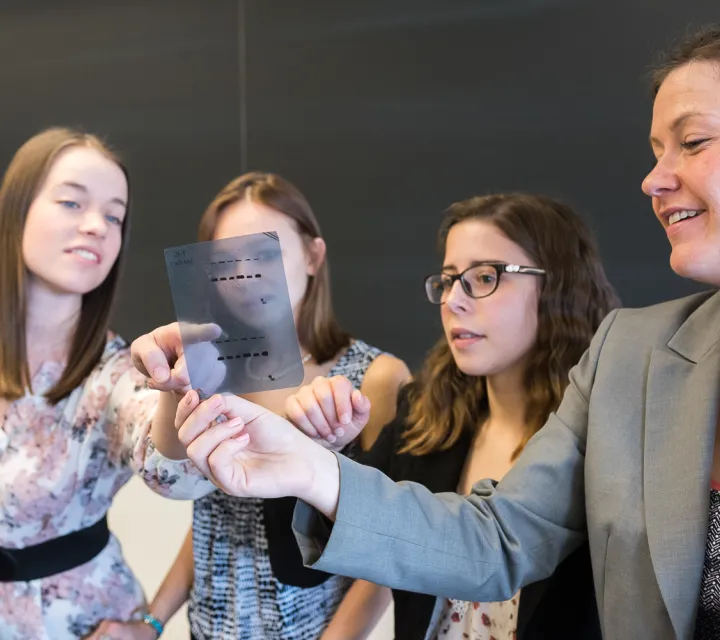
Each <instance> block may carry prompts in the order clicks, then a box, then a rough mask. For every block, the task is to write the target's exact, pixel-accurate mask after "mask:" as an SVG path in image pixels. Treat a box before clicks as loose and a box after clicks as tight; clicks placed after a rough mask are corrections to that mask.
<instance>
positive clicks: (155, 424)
mask: <svg viewBox="0 0 720 640" xmlns="http://www.w3.org/2000/svg"><path fill="white" fill-rule="evenodd" d="M177 407H178V400H177V398H176V396H175V394H174V393H172V392H170V391H165V392H163V393H162V394H161V396H160V400H159V402H158V406H157V409H156V410H155V416H154V417H153V421H152V426H151V428H150V437H151V438H152V441H153V444H154V445H155V448H156V449H157V450H158V451H159V452H160V453H162V454H163V455H164V456H165V457H166V458H169V459H171V460H184V459H185V458H187V452H186V451H185V447H184V446H183V445H182V443H181V442H180V440H179V439H178V435H177V429H176V428H175V414H176V412H177Z"/></svg>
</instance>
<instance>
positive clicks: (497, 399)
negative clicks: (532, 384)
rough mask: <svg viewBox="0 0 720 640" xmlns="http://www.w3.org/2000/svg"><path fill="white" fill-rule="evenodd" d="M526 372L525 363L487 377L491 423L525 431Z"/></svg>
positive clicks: (520, 431) (520, 432) (489, 418)
mask: <svg viewBox="0 0 720 640" xmlns="http://www.w3.org/2000/svg"><path fill="white" fill-rule="evenodd" d="M524 374H525V367H524V365H518V366H516V367H513V368H512V369H509V370H507V371H503V372H502V373H499V374H496V375H493V376H489V377H488V378H487V379H486V385H487V398H488V408H489V416H488V422H489V423H492V424H496V425H502V427H503V429H510V430H512V431H517V432H518V433H519V434H522V433H524V431H525V428H526V424H525V411H526V408H527V393H526V391H525V385H524Z"/></svg>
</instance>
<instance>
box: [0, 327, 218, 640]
mask: <svg viewBox="0 0 720 640" xmlns="http://www.w3.org/2000/svg"><path fill="white" fill-rule="evenodd" d="M62 371H63V365H62V364H61V363H53V362H46V363H45V364H43V365H42V367H41V368H40V370H39V371H38V373H37V374H36V375H35V377H34V378H33V381H32V389H33V393H30V392H28V393H26V395H25V396H24V397H22V398H20V399H18V400H16V401H15V402H12V403H11V404H10V405H9V407H8V409H7V413H6V416H5V420H4V422H3V423H2V424H0V547H5V548H13V549H15V548H23V547H27V546H30V545H35V544H39V543H41V542H45V541H47V540H51V539H54V538H57V537H59V536H63V535H66V534H68V533H71V532H73V531H77V530H79V529H84V528H86V527H89V526H90V525H92V524H94V523H96V522H97V521H99V520H100V519H101V518H102V517H103V516H105V514H106V513H107V511H108V509H109V507H110V504H111V502H112V499H113V497H114V496H115V494H116V493H117V492H118V490H119V489H120V488H121V487H122V486H123V485H124V484H125V483H126V482H127V481H128V480H129V479H130V476H131V475H132V472H133V471H135V472H137V473H140V474H141V475H142V477H143V479H144V480H145V482H146V483H147V484H148V485H149V486H150V487H151V488H152V489H154V490H155V491H156V492H158V493H160V494H162V495H166V496H171V497H185V498H194V497H198V496H201V495H205V494H207V492H208V491H209V490H210V489H211V488H212V485H211V484H210V483H209V482H208V481H207V480H205V479H204V478H203V477H202V476H201V475H200V474H199V472H198V471H197V469H195V467H194V466H193V465H192V463H191V462H190V461H188V460H185V461H173V460H169V459H167V458H165V457H164V456H162V455H161V454H160V453H159V452H158V451H156V450H155V448H154V447H153V445H152V443H151V442H150V438H149V435H148V433H149V428H150V422H151V417H152V414H153V412H154V409H155V405H156V401H157V397H158V396H157V392H154V391H151V390H149V389H147V387H146V386H145V384H144V379H143V378H142V376H140V374H138V373H137V372H136V371H135V369H134V368H133V367H132V363H131V361H130V354H129V350H128V349H127V345H126V344H125V343H124V342H123V341H122V340H121V339H120V338H118V337H114V336H112V335H110V336H109V337H108V342H107V344H106V346H105V350H104V353H103V356H102V358H101V360H100V362H99V363H98V364H97V366H96V367H95V368H94V369H93V371H92V372H91V374H90V376H89V377H88V378H87V379H86V380H85V382H84V383H83V384H82V385H81V386H79V387H78V388H77V389H75V390H74V391H73V392H72V393H71V394H70V395H69V396H68V397H66V398H65V399H63V400H62V401H61V402H59V403H58V404H56V405H55V406H52V405H50V404H48V402H47V401H46V400H45V398H44V397H43V396H42V394H43V393H45V392H46V391H48V390H49V389H50V388H52V387H53V385H54V384H55V383H56V382H57V381H58V380H59V378H60V375H61V374H62ZM1 419H2V417H0V420H1ZM138 526H142V523H141V522H140V523H138ZM145 606H146V605H145V598H144V595H143V592H142V589H141V588H140V585H139V584H138V583H137V581H136V580H135V578H134V576H133V574H132V572H131V571H130V569H129V568H128V566H127V565H126V564H125V561H124V559H123V556H122V552H121V549H120V545H119V544H118V542H117V540H116V539H115V538H114V537H112V536H111V538H110V542H109V543H108V545H107V546H106V547H105V549H104V550H103V551H101V552H100V554H99V555H97V556H96V557H95V558H94V559H92V560H91V561H90V562H87V563H86V564H84V565H81V566H79V567H76V568H75V569H71V570H70V571H66V572H64V573H59V574H56V575H53V576H49V577H47V578H41V579H37V580H32V581H30V582H0V639H2V640H21V639H22V640H30V639H32V640H50V639H52V640H70V639H75V638H79V637H83V636H85V635H86V634H88V633H89V632H90V631H91V630H92V629H93V628H94V627H95V626H97V624H98V623H99V622H100V621H101V620H103V619H105V618H113V619H119V620H127V619H129V618H131V617H133V616H137V615H138V613H140V612H142V611H144V609H145Z"/></svg>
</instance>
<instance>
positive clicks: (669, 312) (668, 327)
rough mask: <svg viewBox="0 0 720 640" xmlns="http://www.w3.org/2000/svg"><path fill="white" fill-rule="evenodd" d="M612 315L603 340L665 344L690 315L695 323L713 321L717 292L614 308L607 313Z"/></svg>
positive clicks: (719, 312)
mask: <svg viewBox="0 0 720 640" xmlns="http://www.w3.org/2000/svg"><path fill="white" fill-rule="evenodd" d="M613 315H614V317H613V318H612V319H611V320H610V323H609V324H611V325H612V326H609V327H608V330H607V336H606V342H607V343H609V344H613V343H615V342H618V341H619V342H622V343H623V345H624V346H625V347H628V348H630V349H631V350H634V351H637V349H638V348H639V349H642V348H643V347H645V348H652V347H654V346H656V345H661V344H667V343H668V342H669V341H670V339H671V338H672V337H673V336H674V335H675V334H676V333H677V332H678V331H679V329H680V328H681V327H682V326H683V325H684V324H685V323H686V322H687V321H689V320H690V319H691V318H692V320H693V323H694V324H697V325H703V324H708V323H712V324H714V325H716V324H717V321H718V317H719V316H720V294H719V293H718V292H716V291H704V292H702V293H697V294H694V295H691V296H687V297H685V298H679V299H677V300H670V301H668V302H662V303H660V304H655V305H652V306H649V307H642V308H637V309H628V308H624V309H618V310H617V311H616V312H614V313H611V316H613ZM633 347H634V348H633Z"/></svg>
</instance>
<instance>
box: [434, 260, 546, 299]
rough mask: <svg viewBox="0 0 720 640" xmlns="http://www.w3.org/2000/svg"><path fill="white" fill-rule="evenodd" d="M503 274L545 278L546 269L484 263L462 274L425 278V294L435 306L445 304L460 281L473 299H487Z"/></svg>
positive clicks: (446, 274) (445, 274) (440, 274)
mask: <svg viewBox="0 0 720 640" xmlns="http://www.w3.org/2000/svg"><path fill="white" fill-rule="evenodd" d="M503 273H524V274H527V275H530V276H544V275H545V269H537V268H535V267H522V266H520V265H519V264H504V263H501V262H484V263H482V264H476V265H473V266H472V267H468V268H467V269H465V271H463V272H462V273H456V274H451V273H438V274H435V275H432V276H428V277H427V278H425V293H426V294H427V298H428V300H429V301H430V302H432V303H433V304H445V302H446V301H447V297H448V294H449V293H450V291H451V290H452V288H453V285H454V284H455V281H456V280H460V284H461V285H462V288H463V291H465V293H467V295H469V296H470V297H471V298H476V299H477V298H487V297H488V296H489V295H490V294H492V293H494V292H495V289H497V288H498V285H499V284H500V276H501V275H502V274H503Z"/></svg>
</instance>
